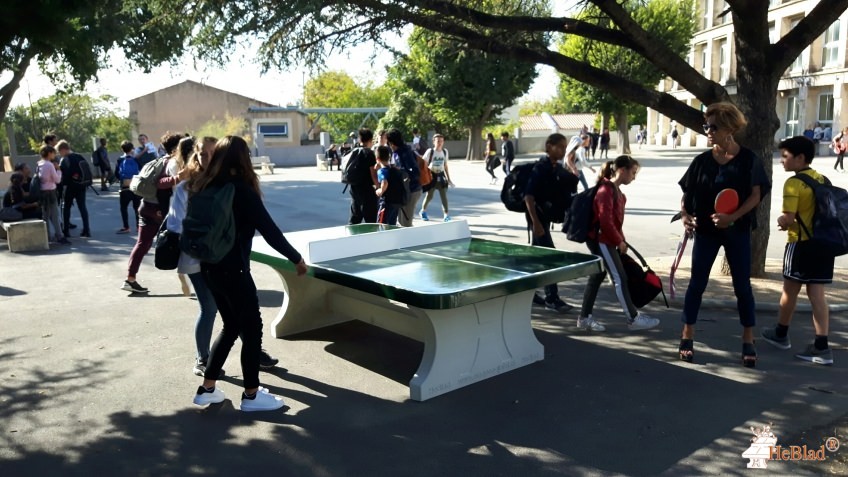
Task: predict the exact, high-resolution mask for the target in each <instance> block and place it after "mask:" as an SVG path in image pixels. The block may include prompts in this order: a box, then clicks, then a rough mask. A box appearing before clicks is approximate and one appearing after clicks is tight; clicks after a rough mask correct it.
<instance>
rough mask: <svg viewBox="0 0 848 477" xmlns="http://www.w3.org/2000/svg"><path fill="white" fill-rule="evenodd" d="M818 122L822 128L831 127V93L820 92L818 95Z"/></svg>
mask: <svg viewBox="0 0 848 477" xmlns="http://www.w3.org/2000/svg"><path fill="white" fill-rule="evenodd" d="M818 122H819V123H820V124H821V126H822V128H826V127H828V126H830V127H833V95H832V94H829V93H827V94H821V95H819V118H818Z"/></svg>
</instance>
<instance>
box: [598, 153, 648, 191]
mask: <svg viewBox="0 0 848 477" xmlns="http://www.w3.org/2000/svg"><path fill="white" fill-rule="evenodd" d="M632 167H639V161H637V160H636V159H633V158H632V157H630V156H628V155H627V154H623V155H621V156H618V157H616V158H615V160H612V161H607V162H605V163H604V166H603V167H602V168H601V172H600V173H598V183H599V184H600V183H601V181H602V180H604V179H612V174H613V173H614V172H615V171H617V170H619V169H630V168H632Z"/></svg>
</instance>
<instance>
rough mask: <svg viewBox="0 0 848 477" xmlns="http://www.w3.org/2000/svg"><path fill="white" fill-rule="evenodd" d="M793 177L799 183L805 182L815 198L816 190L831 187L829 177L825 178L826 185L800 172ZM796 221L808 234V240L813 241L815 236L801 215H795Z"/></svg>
mask: <svg viewBox="0 0 848 477" xmlns="http://www.w3.org/2000/svg"><path fill="white" fill-rule="evenodd" d="M792 177H793V178H794V179H798V180H799V181H801V182H803V183H804V184H806V185H807V187H809V188H810V189H812V190H813V195H814V196H815V193H816V189H818V188H819V187H820V186H822V185H830V179H828V178H827V177H825V178H824V184H822V183H820V182H819V181H817V180H815V179H813V178H812V177H810V176H809V175H807V174H801V173H800V172H798V173H796V174H795V175H794V176H792ZM795 220H796V221H797V222H798V225H800V226H801V228H802V229H803V230H804V233H805V234H807V238H808V239H812V238H813V234H811V233H810V229H808V228H807V226H806V225H804V221H803V220H801V214H795Z"/></svg>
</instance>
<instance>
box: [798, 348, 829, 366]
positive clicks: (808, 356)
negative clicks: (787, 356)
mask: <svg viewBox="0 0 848 477" xmlns="http://www.w3.org/2000/svg"><path fill="white" fill-rule="evenodd" d="M795 357H796V358H798V359H803V360H804V361H809V362H811V363H816V364H823V365H825V366H830V365H832V364H833V353H831V352H830V348H827V349H817V348H816V346H815V345H810V346H807V349H805V350H804V352H803V353H798V354H796V355H795Z"/></svg>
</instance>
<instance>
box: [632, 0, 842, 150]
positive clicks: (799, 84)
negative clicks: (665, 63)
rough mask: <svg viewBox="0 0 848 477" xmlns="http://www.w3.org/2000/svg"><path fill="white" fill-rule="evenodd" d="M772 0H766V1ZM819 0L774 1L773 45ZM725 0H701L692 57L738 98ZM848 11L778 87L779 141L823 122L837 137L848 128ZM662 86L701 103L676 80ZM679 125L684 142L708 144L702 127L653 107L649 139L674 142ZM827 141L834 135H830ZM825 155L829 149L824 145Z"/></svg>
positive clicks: (771, 13) (770, 15) (693, 62)
mask: <svg viewBox="0 0 848 477" xmlns="http://www.w3.org/2000/svg"><path fill="white" fill-rule="evenodd" d="M763 1H766V0H763ZM818 3H819V1H818V0H769V13H768V22H769V35H770V38H771V41H772V43H774V42H776V41H777V40H779V39H780V38H781V37H782V36H783V35H785V34H786V33H787V32H789V31H790V30H791V29H792V28H793V27H794V26H795V25H797V24H798V22H799V21H801V19H802V18H804V17H805V16H806V15H807V14H808V13H809V12H810V11H811V10H812V9H813V8H814V7H815V6H816V5H817V4H818ZM726 9H727V2H726V1H725V0H699V2H698V12H699V13H698V22H699V27H698V31H697V32H696V33H695V35H694V37H693V38H692V42H691V48H690V51H689V57H688V61H689V64H690V65H692V67H693V68H695V69H696V70H698V71H700V72H701V73H702V74H703V75H704V76H705V77H707V78H709V79H711V80H713V81H717V82H719V83H721V84H722V85H723V86H724V87H725V88H726V89H727V91H728V93H730V95H731V96H735V95H736V93H737V90H736V55H735V48H736V44H735V38H734V30H733V23H732V21H731V18H730V15H729V14H723V13H724V12H725V10H726ZM846 47H848V12H843V13H842V15H841V16H840V17H839V19H837V20H836V21H835V22H833V24H831V25H830V27H828V29H827V30H826V31H825V32H824V34H822V35H821V36H820V37H819V38H817V39H816V40H815V41H814V42H813V43H812V44H811V45H809V46H808V47H807V48H805V49H804V51H803V52H802V53H801V55H800V56H798V58H797V59H796V60H795V62H794V63H793V64H792V66H790V67H789V69H787V71H786V73H785V74H784V75H783V77H782V78H781V79H780V82H779V84H778V91H777V115H778V117H779V118H780V125H781V127H780V129H779V130H778V131H777V133H775V141H779V140H780V139H782V138H785V137H789V136H795V135H800V134H801V133H802V132H803V131H804V129H806V128H807V127H810V126H812V127H814V126H815V123H820V124H821V126H822V128H828V127H830V131H828V132H831V131H832V134H833V135H835V134H836V133H837V131H839V130H840V129H841V128H844V127H846V126H848V87H846V81H848V77H846V76H848V61H846V50H848V48H846ZM657 89H658V90H659V91H663V92H667V93H669V94H671V95H672V96H674V97H676V98H677V99H679V100H681V101H683V102H685V103H686V104H688V105H690V106H692V107H693V108H702V107H703V105H702V104H701V102H700V101H699V100H698V99H697V98H695V97H694V96H693V95H692V94H691V93H689V92H688V91H686V90H684V89H681V88H680V86H679V85H678V84H677V82H675V81H673V80H672V79H670V78H666V79H664V80H662V81H660V83H659V85H658V87H657ZM674 128H677V131H678V133H679V134H680V138H679V141H680V144H682V145H685V146H699V147H702V146H706V137H705V136H704V135H703V134H700V131H691V130H689V129H687V128H685V127H683V126H682V125H678V124H676V123H675V121H673V120H671V119H670V118H668V117H666V116H663V115H662V114H660V113H658V112H656V111H654V110H652V109H648V124H647V129H648V133H649V135H648V141H649V143H650V144H656V145H670V144H671V131H672V129H674ZM826 131H827V130H826ZM824 139H825V140H829V138H827V137H825V138H824ZM821 147H822V149H821V150H820V151H819V152H820V153H824V152H825V151H826V149H827V147H826V145H825V144H822V146H821Z"/></svg>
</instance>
